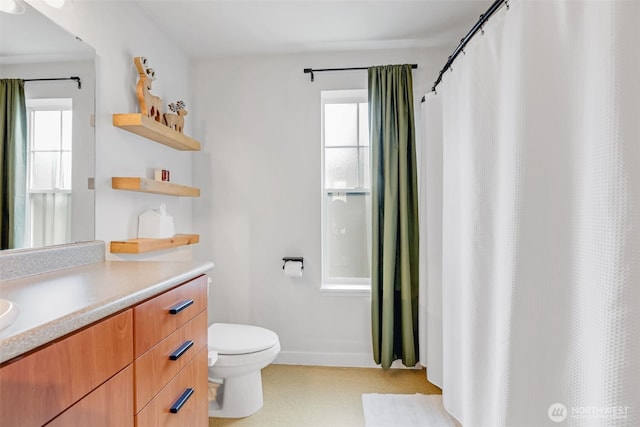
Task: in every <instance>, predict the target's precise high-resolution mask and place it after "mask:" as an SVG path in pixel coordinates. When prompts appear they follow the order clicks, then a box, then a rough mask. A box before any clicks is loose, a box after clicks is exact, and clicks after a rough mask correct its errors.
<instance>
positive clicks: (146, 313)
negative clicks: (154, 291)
mask: <svg viewBox="0 0 640 427" xmlns="http://www.w3.org/2000/svg"><path fill="white" fill-rule="evenodd" d="M206 308H207V276H200V277H197V278H195V279H193V280H191V281H189V282H187V283H185V284H183V285H180V286H178V287H176V288H174V289H172V290H170V291H167V292H165V293H163V294H160V295H158V296H157V297H155V298H152V299H150V300H149V301H146V302H143V303H141V304H139V305H137V306H136V307H135V308H134V315H133V319H134V327H133V330H134V351H135V357H140V356H141V355H142V354H143V353H144V352H146V351H147V350H149V349H150V348H151V347H153V346H154V345H156V344H157V343H158V342H160V341H161V340H163V339H164V338H165V337H167V336H168V335H169V334H171V333H172V332H174V331H175V330H177V329H178V328H179V327H181V326H182V325H184V324H185V323H187V322H188V321H189V320H191V319H193V318H194V317H195V316H196V315H197V314H199V313H200V312H202V311H203V310H206Z"/></svg>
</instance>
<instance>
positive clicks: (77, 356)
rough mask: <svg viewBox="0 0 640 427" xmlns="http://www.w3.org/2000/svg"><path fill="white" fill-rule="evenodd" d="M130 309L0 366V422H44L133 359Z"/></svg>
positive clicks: (6, 424) (34, 424)
mask: <svg viewBox="0 0 640 427" xmlns="http://www.w3.org/2000/svg"><path fill="white" fill-rule="evenodd" d="M132 341H133V330H132V311H131V310H127V311H124V312H122V313H120V314H117V315H115V316H113V317H110V318H108V319H105V320H103V321H100V322H98V323H96V324H94V325H92V326H90V327H88V328H86V329H83V330H82V331H80V332H77V333H74V334H73V335H70V336H68V337H66V338H63V339H62V340H60V341H57V342H54V343H53V344H51V345H49V346H47V347H44V348H42V349H41V350H38V351H36V352H35V353H31V354H29V355H27V356H25V357H23V358H21V359H18V360H16V361H15V362H12V363H9V364H7V365H5V366H3V367H2V368H0V425H2V426H21V427H25V426H41V425H43V424H45V423H46V422H48V421H50V420H51V419H53V418H54V417H55V416H56V415H58V414H59V413H60V412H62V411H63V410H65V409H67V408H68V407H69V406H71V405H72V404H74V403H75V402H77V401H78V400H80V399H81V398H82V397H84V396H85V395H87V394H88V393H89V392H90V391H92V390H93V389H95V388H96V387H98V386H99V385H100V384H102V383H104V382H105V381H106V380H108V379H109V378H110V377H112V376H113V375H114V374H115V373H116V372H118V371H120V370H121V369H122V368H124V367H125V366H127V365H128V364H130V363H131V362H132V360H133V345H132Z"/></svg>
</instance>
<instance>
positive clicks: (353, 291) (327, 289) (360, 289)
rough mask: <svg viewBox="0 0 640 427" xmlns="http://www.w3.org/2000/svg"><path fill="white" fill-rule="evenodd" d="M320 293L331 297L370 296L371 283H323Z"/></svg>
mask: <svg viewBox="0 0 640 427" xmlns="http://www.w3.org/2000/svg"><path fill="white" fill-rule="evenodd" d="M320 293H321V294H322V295H324V296H330V297H368V296H371V284H358V285H356V284H348V285H339V284H327V283H323V284H322V286H321V287H320Z"/></svg>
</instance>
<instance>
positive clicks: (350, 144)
mask: <svg viewBox="0 0 640 427" xmlns="http://www.w3.org/2000/svg"><path fill="white" fill-rule="evenodd" d="M321 98H322V213H323V220H322V225H323V230H322V234H323V236H322V243H323V249H322V276H323V277H322V287H323V289H340V290H369V289H370V284H371V266H370V263H371V256H370V254H371V173H370V170H369V117H368V114H369V112H368V104H367V92H366V90H353V91H324V92H322V97H321Z"/></svg>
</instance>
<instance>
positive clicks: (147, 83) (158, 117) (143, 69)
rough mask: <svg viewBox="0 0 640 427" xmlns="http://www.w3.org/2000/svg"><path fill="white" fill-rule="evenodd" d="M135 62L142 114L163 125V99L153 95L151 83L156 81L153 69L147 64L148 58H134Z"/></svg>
mask: <svg viewBox="0 0 640 427" xmlns="http://www.w3.org/2000/svg"><path fill="white" fill-rule="evenodd" d="M133 62H134V63H135V64H136V69H137V70H138V74H139V75H140V78H139V79H138V86H137V88H136V93H137V95H138V103H139V104H140V112H141V113H142V114H144V115H145V116H147V117H152V118H153V119H154V120H155V121H157V122H160V123H162V122H163V116H162V99H160V98H159V97H157V96H155V95H152V94H151V92H149V91H150V90H151V83H152V82H153V80H155V78H156V77H155V72H154V71H153V68H150V67H149V66H148V64H147V58H145V57H143V56H136V57H135V58H133Z"/></svg>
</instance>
